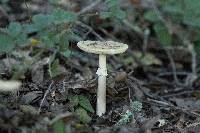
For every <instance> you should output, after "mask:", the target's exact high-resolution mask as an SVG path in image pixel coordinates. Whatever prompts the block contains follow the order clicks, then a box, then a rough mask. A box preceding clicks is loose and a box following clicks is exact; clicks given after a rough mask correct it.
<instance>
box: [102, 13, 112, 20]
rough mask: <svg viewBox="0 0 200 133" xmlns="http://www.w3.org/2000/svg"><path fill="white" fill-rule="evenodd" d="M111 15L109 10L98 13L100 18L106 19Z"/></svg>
mask: <svg viewBox="0 0 200 133" xmlns="http://www.w3.org/2000/svg"><path fill="white" fill-rule="evenodd" d="M110 17H112V13H111V12H101V13H100V18H101V19H107V18H110Z"/></svg>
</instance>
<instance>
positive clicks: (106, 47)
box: [77, 41, 128, 55]
mask: <svg viewBox="0 0 200 133" xmlns="http://www.w3.org/2000/svg"><path fill="white" fill-rule="evenodd" d="M77 46H78V47H79V48H80V49H81V50H83V51H85V52H88V53H94V54H108V55H114V54H120V53H124V52H125V51H126V50H127V49H128V45H127V44H124V43H119V42H114V41H80V42H78V44H77Z"/></svg>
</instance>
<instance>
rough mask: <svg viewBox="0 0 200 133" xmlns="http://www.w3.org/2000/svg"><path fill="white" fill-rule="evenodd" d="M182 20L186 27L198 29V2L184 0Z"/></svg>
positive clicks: (199, 3) (199, 15)
mask: <svg viewBox="0 0 200 133" xmlns="http://www.w3.org/2000/svg"><path fill="white" fill-rule="evenodd" d="M184 4H185V7H184V18H183V22H184V23H185V24H186V25H190V26H193V27H199V28H200V10H199V7H200V0H184Z"/></svg>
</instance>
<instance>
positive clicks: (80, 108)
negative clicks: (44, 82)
mask: <svg viewBox="0 0 200 133" xmlns="http://www.w3.org/2000/svg"><path fill="white" fill-rule="evenodd" d="M67 99H68V100H69V101H70V104H71V106H72V109H73V110H74V112H75V113H76V114H77V115H78V117H79V120H80V121H81V122H83V123H88V122H90V121H91V120H92V118H91V117H90V116H89V115H88V112H90V113H94V109H93V107H92V105H91V103H90V101H89V100H88V98H86V97H85V96H83V95H69V96H68V97H67Z"/></svg>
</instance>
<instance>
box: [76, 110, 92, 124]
mask: <svg viewBox="0 0 200 133" xmlns="http://www.w3.org/2000/svg"><path fill="white" fill-rule="evenodd" d="M75 113H76V114H77V115H78V117H79V120H80V121H81V122H83V123H89V122H90V121H91V120H92V118H91V117H90V116H89V115H88V114H87V111H86V110H84V109H83V108H78V109H76V111H75Z"/></svg>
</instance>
